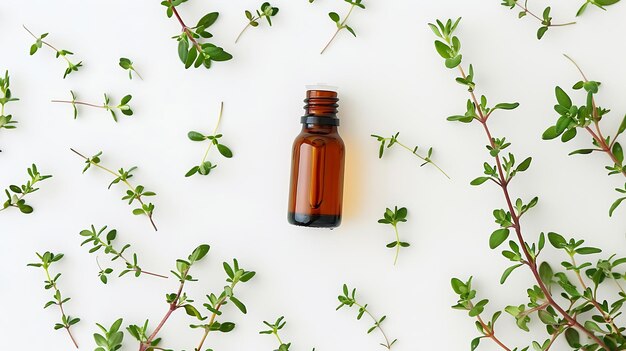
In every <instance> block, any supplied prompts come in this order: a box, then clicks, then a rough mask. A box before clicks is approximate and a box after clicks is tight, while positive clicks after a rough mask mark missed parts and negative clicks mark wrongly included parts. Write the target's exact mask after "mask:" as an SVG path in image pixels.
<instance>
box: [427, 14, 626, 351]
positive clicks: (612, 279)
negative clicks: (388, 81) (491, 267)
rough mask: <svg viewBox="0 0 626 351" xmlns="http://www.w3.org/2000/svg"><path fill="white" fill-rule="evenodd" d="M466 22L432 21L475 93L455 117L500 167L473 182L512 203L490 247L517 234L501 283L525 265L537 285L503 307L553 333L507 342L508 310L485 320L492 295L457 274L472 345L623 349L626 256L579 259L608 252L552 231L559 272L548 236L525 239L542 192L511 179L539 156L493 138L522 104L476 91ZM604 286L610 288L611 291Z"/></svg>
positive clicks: (523, 325) (521, 322)
mask: <svg viewBox="0 0 626 351" xmlns="http://www.w3.org/2000/svg"><path fill="white" fill-rule="evenodd" d="M459 21H460V19H459V20H456V21H454V22H453V21H452V20H448V21H446V22H445V23H444V22H442V21H437V24H436V25H435V24H430V27H431V29H432V30H433V32H434V33H435V35H436V36H437V37H438V38H439V39H440V40H437V41H436V43H435V47H436V49H437V52H438V53H439V54H440V56H442V57H443V58H444V59H445V60H446V61H445V62H446V67H448V68H451V69H452V68H457V69H458V70H459V73H460V77H459V78H457V82H459V83H460V84H462V85H464V86H466V87H467V88H468V92H469V95H470V99H469V101H468V103H467V107H468V110H467V112H466V113H465V115H462V116H452V117H449V118H448V120H450V121H455V122H460V123H473V122H476V123H479V124H480V125H481V126H482V129H483V130H484V131H485V134H486V137H487V140H488V144H487V150H488V151H489V155H490V156H491V157H492V158H493V161H494V162H495V165H491V164H490V163H488V162H486V163H485V164H484V173H485V176H482V177H478V178H476V179H474V180H473V181H472V182H471V184H472V185H480V184H483V183H486V182H492V183H494V184H496V185H497V186H498V187H499V188H500V190H501V191H502V194H503V196H504V200H505V202H506V209H496V210H494V211H493V215H494V218H495V222H496V223H497V224H498V225H499V228H498V229H496V230H495V231H494V232H493V233H492V234H491V236H490V238H489V247H490V248H491V249H496V248H498V247H499V246H500V245H502V244H503V243H504V242H505V241H506V240H507V239H508V237H509V235H510V233H511V232H513V233H514V240H510V241H509V242H508V245H509V248H507V249H505V250H504V251H503V252H502V255H503V256H504V257H505V258H506V259H507V260H509V261H510V262H511V263H512V266H510V267H509V268H507V269H506V270H505V271H504V273H503V274H502V277H501V279H500V283H501V284H504V283H505V282H506V280H507V279H508V278H509V277H510V275H511V274H512V273H513V272H514V271H515V270H516V269H517V268H519V267H526V268H528V270H529V272H530V273H531V275H532V277H533V278H534V285H532V286H531V287H530V288H529V289H528V290H527V294H528V299H529V301H528V303H526V304H520V305H517V304H516V305H511V306H508V307H506V308H505V309H504V311H505V312H507V313H508V314H510V315H511V316H513V317H514V318H515V321H516V324H517V326H518V327H519V328H520V329H522V330H524V331H528V330H529V329H528V326H527V324H528V323H529V322H530V321H531V317H533V316H536V317H537V318H538V319H539V321H540V322H541V323H543V324H544V325H545V331H546V332H547V334H548V336H547V338H545V339H541V340H536V341H532V343H531V345H530V346H527V347H524V348H517V347H510V346H507V345H506V344H505V343H504V342H503V341H502V340H501V338H500V337H499V336H497V335H496V332H495V330H496V329H495V324H496V321H497V320H498V318H499V317H500V316H501V315H502V312H503V311H496V312H495V313H494V314H493V315H492V316H491V317H490V318H489V319H485V318H483V314H484V311H485V307H486V306H487V304H488V302H489V300H487V299H482V300H480V301H475V300H476V295H477V292H476V290H474V289H473V288H472V279H471V278H470V279H469V280H467V281H465V282H464V281H462V280H460V279H458V278H454V279H452V288H453V290H454V292H455V293H457V294H458V295H459V300H458V303H457V304H456V305H455V306H453V308H456V309H460V310H464V311H467V312H468V314H469V316H470V317H472V318H473V319H475V324H476V327H477V328H478V331H479V333H480V336H479V337H477V338H475V339H474V340H472V342H471V348H472V350H474V349H476V348H477V347H478V346H479V344H480V342H481V340H482V339H490V340H492V341H493V342H494V343H496V344H497V345H498V346H499V347H500V348H501V349H503V350H508V351H512V350H529V349H533V350H542V351H548V350H550V349H551V348H552V347H553V345H555V341H556V340H558V338H559V337H560V336H564V337H565V340H566V341H567V343H568V344H569V346H570V347H571V348H572V349H574V350H620V349H622V348H624V347H626V337H624V336H623V335H622V331H623V330H624V328H623V327H621V328H620V327H617V326H616V322H615V317H616V316H618V315H620V314H621V309H622V306H623V303H624V302H625V301H626V294H625V293H624V290H623V289H622V288H621V285H620V283H619V281H618V278H619V279H620V280H621V279H622V278H623V277H624V275H623V274H622V273H617V272H614V271H613V270H614V269H615V267H617V266H618V265H620V264H623V263H626V259H616V260H614V256H611V257H609V259H607V260H599V261H597V264H596V265H594V264H593V263H591V262H577V261H576V258H578V257H579V256H583V257H584V256H586V255H591V254H597V253H600V252H601V250H600V249H598V248H594V247H586V246H583V244H584V241H583V240H576V239H570V240H566V239H565V238H564V237H563V236H561V235H560V234H556V233H549V234H548V235H547V239H548V241H549V242H550V244H551V245H552V246H553V247H554V248H556V249H557V250H563V251H565V253H566V258H567V260H566V261H564V262H563V263H562V264H561V265H562V267H563V268H564V269H565V270H564V271H555V270H554V268H553V267H551V266H550V265H549V264H548V263H547V262H545V261H544V262H541V261H539V258H538V257H539V254H540V253H541V252H542V250H543V249H544V248H545V245H546V235H545V234H544V233H541V234H540V235H539V237H538V240H537V242H528V241H526V239H525V238H524V235H523V234H522V222H521V218H522V216H524V215H525V214H526V213H527V212H528V211H529V210H530V209H531V208H533V207H534V206H535V205H536V204H537V202H538V198H537V197H534V198H533V199H531V200H530V201H529V202H526V203H525V202H524V201H523V200H522V199H517V200H513V197H512V196H511V193H510V184H511V182H512V180H513V179H514V177H515V176H516V175H518V173H520V172H523V171H526V170H527V169H528V168H529V166H530V163H531V160H532V159H531V158H530V157H529V158H526V159H525V160H524V161H522V162H521V163H519V165H517V166H516V161H515V157H514V155H513V154H512V153H508V155H507V156H503V155H502V154H503V153H504V152H503V150H504V149H505V148H507V147H509V146H510V145H511V144H510V143H508V142H506V141H505V139H504V138H495V137H493V136H492V133H491V129H490V128H489V124H488V121H489V119H490V118H491V116H492V113H493V112H494V111H496V110H498V109H505V110H507V109H509V110H510V109H514V108H516V107H517V106H518V104H517V103H513V104H507V105H504V107H503V106H502V105H500V108H495V107H494V108H488V107H487V99H486V98H485V97H484V96H482V97H481V98H480V100H479V99H478V98H477V97H476V94H475V89H476V82H475V81H474V78H473V69H472V68H471V67H472V66H471V65H470V72H472V73H471V74H470V75H468V74H466V73H465V70H464V69H463V67H462V66H461V58H460V57H461V54H460V45H461V44H460V40H459V39H458V37H456V36H454V31H455V29H456V28H457V26H458V24H459ZM441 40H442V41H441ZM496 106H498V105H496ZM566 272H568V273H573V274H575V275H576V277H577V279H578V282H577V283H576V282H572V281H570V280H569V278H568V275H567V274H566ZM581 273H583V274H581ZM603 283H616V284H617V286H618V287H619V289H620V292H621V293H620V294H619V295H618V296H617V297H616V298H615V300H614V301H613V302H609V301H607V300H606V296H603V297H599V291H598V288H599V286H600V285H602V284H603ZM602 292H603V293H604V290H602Z"/></svg>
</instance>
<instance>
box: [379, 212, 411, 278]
mask: <svg viewBox="0 0 626 351" xmlns="http://www.w3.org/2000/svg"><path fill="white" fill-rule="evenodd" d="M407 214H408V210H407V209H406V207H401V208H398V206H395V208H394V209H393V210H391V209H390V208H387V209H386V210H385V213H384V214H383V218H381V219H379V220H378V223H381V224H389V225H391V226H392V227H393V230H394V233H395V235H396V240H394V241H392V242H390V243H389V244H387V247H388V248H390V249H393V248H395V249H396V254H395V256H394V259H393V264H394V266H395V265H396V263H398V255H400V248H401V247H409V246H411V244H409V243H407V242H404V241H400V234H399V233H398V223H402V222H406V216H407Z"/></svg>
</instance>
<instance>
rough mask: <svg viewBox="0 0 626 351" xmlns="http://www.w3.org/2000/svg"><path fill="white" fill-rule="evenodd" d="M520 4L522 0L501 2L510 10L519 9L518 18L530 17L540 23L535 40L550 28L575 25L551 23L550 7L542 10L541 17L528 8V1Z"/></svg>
mask: <svg viewBox="0 0 626 351" xmlns="http://www.w3.org/2000/svg"><path fill="white" fill-rule="evenodd" d="M521 2H522V0H503V1H502V5H503V6H507V7H509V8H510V9H514V8H516V7H517V8H519V9H520V10H521V12H519V14H518V17H519V18H523V17H526V16H527V15H529V16H530V17H532V18H534V19H536V20H537V21H539V22H540V23H541V27H539V29H538V30H537V39H541V38H543V36H544V35H545V34H546V32H547V31H548V29H549V28H550V27H563V26H570V25H573V24H576V22H567V23H554V22H553V21H552V17H551V16H550V12H551V11H552V8H551V7H550V6H547V7H546V8H544V10H543V12H542V13H541V16H539V15H537V14H536V13H534V12H532V11H531V10H530V9H529V8H528V0H524V5H522V4H521Z"/></svg>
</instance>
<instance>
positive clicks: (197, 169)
mask: <svg viewBox="0 0 626 351" xmlns="http://www.w3.org/2000/svg"><path fill="white" fill-rule="evenodd" d="M223 112H224V103H223V102H222V103H221V104H220V113H219V115H218V117H217V123H216V124H215V129H214V130H213V134H211V135H204V134H202V133H200V132H196V131H190V132H189V133H187V137H188V138H189V139H190V140H192V141H205V140H209V145H207V147H206V150H205V152H204V156H203V157H202V161H200V164H199V165H198V166H193V167H192V168H191V169H190V170H189V171H188V172H187V173H186V174H185V177H191V176H192V175H194V174H196V173H197V174H200V175H208V174H209V173H211V170H212V169H213V168H215V167H217V164H215V163H211V161H207V157H208V156H209V151H210V150H211V147H213V145H215V147H217V151H219V153H220V154H221V155H222V156H224V157H226V158H231V157H233V152H232V151H231V150H230V148H228V146H226V145H224V144H221V143H220V142H219V139H220V138H221V137H222V134H217V129H218V128H219V126H220V122H221V120H222V114H223Z"/></svg>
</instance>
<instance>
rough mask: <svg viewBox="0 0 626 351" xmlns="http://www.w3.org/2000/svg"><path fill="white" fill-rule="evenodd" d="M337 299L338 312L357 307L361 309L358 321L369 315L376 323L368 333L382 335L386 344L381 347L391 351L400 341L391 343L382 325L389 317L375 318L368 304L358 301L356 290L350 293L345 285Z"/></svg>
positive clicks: (395, 340)
mask: <svg viewBox="0 0 626 351" xmlns="http://www.w3.org/2000/svg"><path fill="white" fill-rule="evenodd" d="M337 299H338V300H339V302H340V305H339V306H337V308H336V310H337V311H338V310H339V309H341V308H343V307H344V306H347V307H353V306H356V307H358V309H359V310H358V314H357V317H356V319H357V320H361V318H363V315H365V314H367V315H368V316H369V317H370V318H371V319H372V320H373V321H374V325H373V326H372V327H371V328H369V329H368V330H367V333H368V334H370V333H371V332H373V331H374V330H377V329H378V330H379V331H380V333H381V334H382V336H383V338H384V339H385V342H384V343H381V344H380V345H381V346H383V347H384V348H386V349H387V350H391V347H392V346H393V344H395V343H396V342H397V341H398V339H394V340H393V341H390V339H389V338H388V337H387V334H386V333H385V331H384V330H383V328H382V323H383V321H384V320H385V319H387V316H382V317H381V318H376V317H374V315H373V314H372V313H371V312H370V311H369V310H368V309H367V307H368V305H367V304H361V303H359V302H358V301H357V299H356V289H352V291H350V289H349V288H348V285H346V284H344V285H343V295H339V296H338V297H337Z"/></svg>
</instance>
